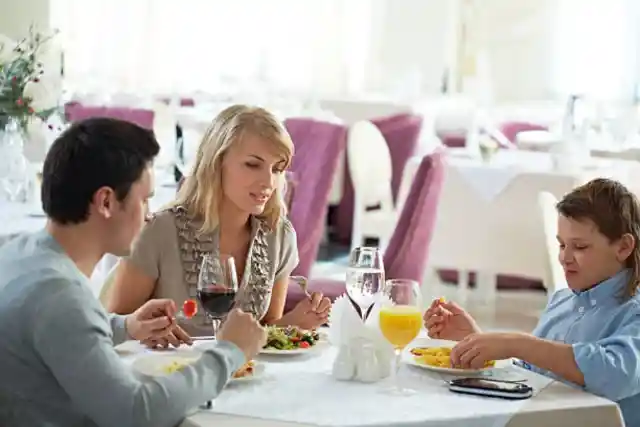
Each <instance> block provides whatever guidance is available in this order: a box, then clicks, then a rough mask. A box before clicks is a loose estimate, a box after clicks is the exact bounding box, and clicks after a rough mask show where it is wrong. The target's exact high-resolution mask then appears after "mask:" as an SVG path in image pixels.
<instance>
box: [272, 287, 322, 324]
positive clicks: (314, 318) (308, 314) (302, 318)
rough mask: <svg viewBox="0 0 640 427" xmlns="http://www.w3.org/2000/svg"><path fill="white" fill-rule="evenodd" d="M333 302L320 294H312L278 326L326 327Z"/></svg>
mask: <svg viewBox="0 0 640 427" xmlns="http://www.w3.org/2000/svg"><path fill="white" fill-rule="evenodd" d="M330 309H331V300H329V298H326V297H324V296H323V295H322V294H321V293H319V292H314V293H312V294H311V295H310V296H309V297H308V298H305V299H303V300H302V301H300V302H299V303H298V305H296V306H295V307H294V309H293V310H291V311H290V312H289V313H287V314H285V315H284V316H283V317H282V319H280V321H279V322H277V323H278V324H282V326H285V325H284V324H285V323H286V325H291V326H297V327H299V328H301V329H306V330H310V329H315V328H317V327H319V326H322V325H324V324H325V323H327V321H328V320H329V310H330Z"/></svg>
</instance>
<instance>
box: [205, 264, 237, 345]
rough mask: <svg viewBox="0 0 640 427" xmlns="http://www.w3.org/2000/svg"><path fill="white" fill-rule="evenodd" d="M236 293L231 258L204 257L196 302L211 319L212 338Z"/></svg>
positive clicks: (235, 279) (235, 281) (234, 269)
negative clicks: (198, 302)
mask: <svg viewBox="0 0 640 427" xmlns="http://www.w3.org/2000/svg"><path fill="white" fill-rule="evenodd" d="M237 291H238V275H237V274H236V265H235V262H234V260H233V257H230V256H225V255H221V256H220V257H218V258H216V257H214V256H212V255H210V254H206V255H204V256H203V257H202V264H201V267H200V275H199V276H198V301H200V306H201V307H202V308H203V309H204V311H205V313H206V314H207V317H208V318H209V319H211V323H212V327H213V335H214V336H215V335H216V333H217V332H218V328H219V326H220V323H221V321H222V319H223V318H224V317H225V316H226V315H227V313H229V311H231V308H233V304H234V302H235V298H236V292H237Z"/></svg>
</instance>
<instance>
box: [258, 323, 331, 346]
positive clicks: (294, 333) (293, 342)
mask: <svg viewBox="0 0 640 427" xmlns="http://www.w3.org/2000/svg"><path fill="white" fill-rule="evenodd" d="M318 341H320V334H319V333H318V332H317V331H305V330H303V329H300V328H298V327H296V326H285V327H282V326H269V327H267V344H266V345H265V346H264V349H265V350H304V349H308V348H311V347H313V346H314V345H316V344H317V343H318Z"/></svg>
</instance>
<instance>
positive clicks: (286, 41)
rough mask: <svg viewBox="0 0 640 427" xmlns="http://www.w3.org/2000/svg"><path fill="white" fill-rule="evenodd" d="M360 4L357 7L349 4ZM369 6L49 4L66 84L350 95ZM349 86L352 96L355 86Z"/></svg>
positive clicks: (217, 1)
mask: <svg viewBox="0 0 640 427" xmlns="http://www.w3.org/2000/svg"><path fill="white" fill-rule="evenodd" d="M354 4H357V6H354ZM370 7H371V1H370V0H349V1H344V0H322V1H317V0H316V1H313V0H268V1H266V0H180V1H176V0H108V1H105V0H52V2H51V13H52V25H53V26H54V27H56V28H59V29H60V30H61V34H60V43H61V45H62V48H63V50H64V59H65V75H66V81H68V82H70V83H71V84H72V86H73V87H74V88H76V89H78V90H82V91H95V92H105V91H109V92H126V93H136V94H155V93H188V92H193V91H202V92H221V91H222V92H224V91H227V90H229V87H230V86H232V85H243V86H245V87H246V86H247V85H248V84H250V83H254V84H255V83H265V82H266V83H269V85H270V86H272V87H278V88H280V89H283V90H287V91H291V92H306V93H308V92H312V93H314V94H324V95H327V94H344V92H346V91H348V90H356V89H358V88H357V86H358V85H359V84H361V83H360V81H361V80H362V79H361V78H360V77H359V76H362V74H363V70H364V69H365V67H366V60H367V58H366V55H365V57H363V55H360V56H358V55H353V52H361V51H362V52H367V51H368V49H369V46H368V40H370V37H367V34H363V31H364V32H366V31H368V30H369V27H368V22H369V20H370V10H369V9H370ZM354 87H355V89H354Z"/></svg>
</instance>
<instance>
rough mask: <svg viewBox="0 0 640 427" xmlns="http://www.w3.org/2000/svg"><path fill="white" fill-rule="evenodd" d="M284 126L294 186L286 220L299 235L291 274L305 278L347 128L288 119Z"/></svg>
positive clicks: (319, 233)
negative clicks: (290, 144) (289, 144)
mask: <svg viewBox="0 0 640 427" xmlns="http://www.w3.org/2000/svg"><path fill="white" fill-rule="evenodd" d="M285 126H286V128H287V130H288V131H289V134H290V135H291V139H292V140H293V144H294V146H295V155H294V156H293V163H292V165H291V171H292V172H293V173H294V174H295V175H294V176H295V177H296V184H295V194H294V195H293V200H292V201H291V211H290V212H289V219H290V220H291V223H292V224H293V228H294V229H295V230H296V234H297V236H298V253H299V256H300V262H299V264H298V266H297V267H296V269H295V270H294V272H293V274H295V275H298V276H305V277H308V276H309V273H310V272H311V267H312V266H313V263H314V262H315V260H316V256H317V254H318V248H319V246H320V241H321V240H322V236H323V232H324V225H325V223H324V220H325V216H326V213H327V201H328V199H329V192H330V190H331V183H332V179H333V176H334V174H335V172H336V168H337V167H338V159H339V158H340V155H341V154H342V152H343V151H344V149H345V145H346V128H345V127H344V126H343V125H342V124H336V123H330V122H324V121H319V120H314V119H308V118H289V119H287V120H285Z"/></svg>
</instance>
